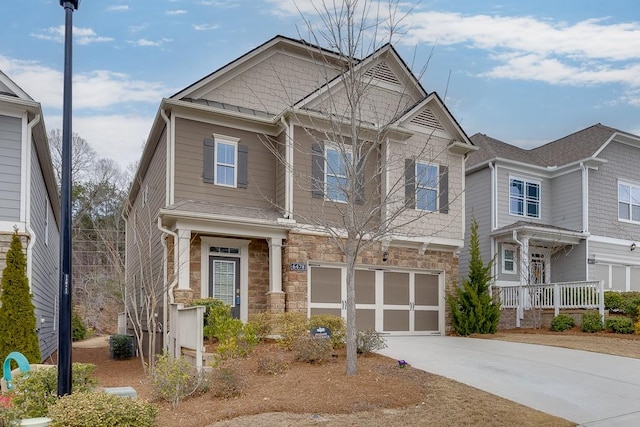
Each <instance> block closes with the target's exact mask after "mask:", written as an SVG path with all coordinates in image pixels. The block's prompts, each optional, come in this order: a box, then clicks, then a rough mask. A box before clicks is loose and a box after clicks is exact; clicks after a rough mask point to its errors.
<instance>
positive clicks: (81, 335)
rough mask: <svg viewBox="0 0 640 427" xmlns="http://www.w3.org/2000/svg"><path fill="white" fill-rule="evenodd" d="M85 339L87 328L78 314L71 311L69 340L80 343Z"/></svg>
mask: <svg viewBox="0 0 640 427" xmlns="http://www.w3.org/2000/svg"><path fill="white" fill-rule="evenodd" d="M85 338H87V327H86V326H85V324H84V322H83V321H82V318H81V317H80V316H79V315H78V312H77V311H76V310H75V309H73V310H72V311H71V339H72V340H73V341H82V340H83V339H85Z"/></svg>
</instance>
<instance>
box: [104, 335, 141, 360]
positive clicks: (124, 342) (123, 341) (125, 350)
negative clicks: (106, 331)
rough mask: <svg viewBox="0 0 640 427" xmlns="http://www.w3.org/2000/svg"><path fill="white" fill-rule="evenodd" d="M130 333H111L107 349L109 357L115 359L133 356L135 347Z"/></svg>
mask: <svg viewBox="0 0 640 427" xmlns="http://www.w3.org/2000/svg"><path fill="white" fill-rule="evenodd" d="M134 347H135V346H134V343H133V337H132V336H131V335H120V334H118V335H111V336H110V337H109V349H110V351H111V357H112V358H113V359H116V360H122V359H130V358H132V357H133V356H134V353H135V348H134Z"/></svg>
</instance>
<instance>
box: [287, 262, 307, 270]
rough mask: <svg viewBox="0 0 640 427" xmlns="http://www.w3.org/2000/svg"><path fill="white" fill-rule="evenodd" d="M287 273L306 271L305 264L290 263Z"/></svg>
mask: <svg viewBox="0 0 640 427" xmlns="http://www.w3.org/2000/svg"><path fill="white" fill-rule="evenodd" d="M289 271H307V264H306V263H304V262H292V263H290V264H289Z"/></svg>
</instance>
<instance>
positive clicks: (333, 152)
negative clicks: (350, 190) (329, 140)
mask: <svg viewBox="0 0 640 427" xmlns="http://www.w3.org/2000/svg"><path fill="white" fill-rule="evenodd" d="M351 156H352V154H351V151H347V150H346V149H345V151H341V150H340V149H338V148H337V147H335V146H330V145H328V144H326V145H325V159H326V160H325V168H324V170H325V175H324V183H325V194H326V195H327V196H326V197H327V199H329V200H332V201H334V202H346V201H347V193H346V190H347V186H348V184H349V183H348V180H347V168H348V167H349V164H348V163H351V159H352V157H351Z"/></svg>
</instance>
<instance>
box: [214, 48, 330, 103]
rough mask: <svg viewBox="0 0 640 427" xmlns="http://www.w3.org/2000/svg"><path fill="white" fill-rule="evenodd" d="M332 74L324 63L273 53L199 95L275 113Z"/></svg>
mask: <svg viewBox="0 0 640 427" xmlns="http://www.w3.org/2000/svg"><path fill="white" fill-rule="evenodd" d="M336 75H337V72H336V70H334V69H332V68H329V67H328V66H327V64H326V63H324V62H320V61H319V62H312V61H311V60H309V59H305V58H300V57H295V56H292V55H288V54H286V53H276V54H274V55H272V56H271V57H270V58H268V59H266V60H264V61H261V62H260V63H258V64H256V65H255V66H253V67H252V68H250V69H248V70H246V71H244V72H243V73H242V74H240V75H238V76H236V77H235V78H233V79H232V80H230V81H228V82H226V83H224V84H222V85H220V86H218V87H217V88H215V89H214V90H212V91H211V92H209V93H207V94H205V95H204V96H203V98H205V99H209V100H212V101H218V102H225V103H228V104H232V105H238V106H242V107H246V108H253V109H256V110H260V111H267V112H270V113H274V114H277V113H278V112H280V111H282V110H283V109H285V108H286V107H288V106H291V105H293V104H294V103H296V102H297V101H299V100H300V99H301V98H303V97H304V96H306V95H307V94H309V93H310V92H313V91H314V90H315V89H317V88H318V87H320V86H321V85H323V84H325V83H326V82H328V81H329V80H331V79H333V78H334V77H335V76H336Z"/></svg>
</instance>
